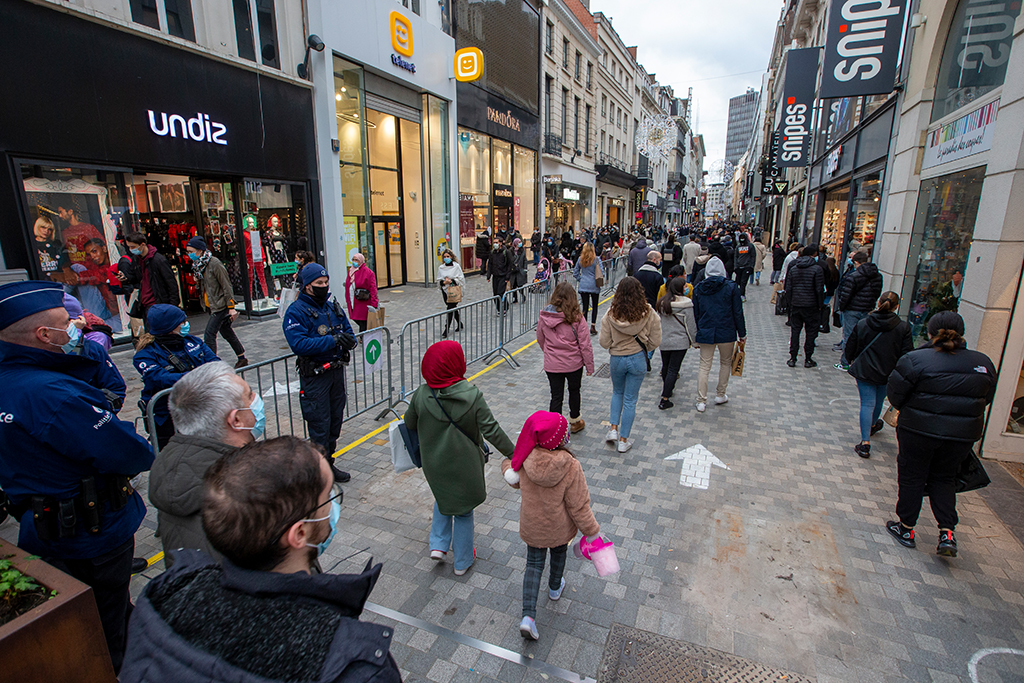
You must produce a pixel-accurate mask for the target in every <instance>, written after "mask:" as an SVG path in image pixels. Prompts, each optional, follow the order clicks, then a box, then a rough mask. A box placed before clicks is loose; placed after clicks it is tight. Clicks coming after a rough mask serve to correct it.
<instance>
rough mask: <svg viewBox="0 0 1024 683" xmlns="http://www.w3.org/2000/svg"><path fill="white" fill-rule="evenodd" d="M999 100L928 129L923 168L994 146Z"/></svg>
mask: <svg viewBox="0 0 1024 683" xmlns="http://www.w3.org/2000/svg"><path fill="white" fill-rule="evenodd" d="M998 113H999V100H996V101H995V102H990V103H988V104H986V105H985V106H983V107H979V108H978V109H975V110H974V111H972V112H971V113H970V114H966V115H965V116H961V117H960V118H958V119H957V120H955V121H950V122H949V123H947V124H946V125H944V126H941V127H939V128H936V129H935V130H933V131H930V132H929V133H928V137H927V138H925V143H924V160H923V161H922V162H921V168H922V169H924V168H931V167H932V166H938V165H939V164H947V163H949V162H950V161H956V160H957V159H963V158H964V157H969V156H972V155H974V154H979V153H981V152H987V151H988V150H990V149H992V133H993V132H994V131H995V127H996V125H995V124H996V117H997V115H998Z"/></svg>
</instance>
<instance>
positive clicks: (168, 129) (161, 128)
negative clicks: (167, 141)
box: [148, 109, 228, 145]
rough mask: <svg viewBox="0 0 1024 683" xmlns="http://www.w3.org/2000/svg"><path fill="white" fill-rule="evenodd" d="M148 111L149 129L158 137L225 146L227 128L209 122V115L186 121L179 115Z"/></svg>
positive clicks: (199, 114) (200, 114)
mask: <svg viewBox="0 0 1024 683" xmlns="http://www.w3.org/2000/svg"><path fill="white" fill-rule="evenodd" d="M148 111H149V129H150V130H151V131H153V132H154V133H155V134H156V135H159V136H160V137H172V138H177V137H180V138H181V139H183V140H195V141H196V142H209V143H213V144H215V145H227V144H228V141H227V140H226V139H224V136H225V135H227V133H228V127H227V126H225V125H224V124H223V123H217V122H216V121H211V120H210V115H209V114H203V113H201V112H200V113H197V114H196V115H195V116H194V117H192V118H190V119H186V118H185V117H184V116H181V115H180V114H171V115H170V116H168V115H167V114H166V113H164V112H159V113H158V112H154V111H153V110H152V109H150V110H148Z"/></svg>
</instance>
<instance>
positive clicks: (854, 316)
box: [842, 311, 869, 365]
mask: <svg viewBox="0 0 1024 683" xmlns="http://www.w3.org/2000/svg"><path fill="white" fill-rule="evenodd" d="M868 313H869V311H843V347H844V350H843V358H842V363H843V365H849V364H850V361H848V360H846V350H845V347H846V340H847V339H849V338H850V335H851V334H853V328H855V327H857V323H859V322H860V321H861V320H863V319H864V318H866V317H868Z"/></svg>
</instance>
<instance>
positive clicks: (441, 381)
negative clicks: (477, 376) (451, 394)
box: [420, 340, 466, 389]
mask: <svg viewBox="0 0 1024 683" xmlns="http://www.w3.org/2000/svg"><path fill="white" fill-rule="evenodd" d="M420 372H421V373H422V374H423V379H424V380H425V381H426V383H427V386H428V387H430V388H431V389H444V388H445V387H450V386H451V385H453V384H455V383H456V382H461V381H462V380H463V379H465V377H464V375H465V374H466V354H464V353H463V352H462V344H460V343H459V342H457V341H451V340H448V341H440V342H437V343H436V344H431V346H430V348H428V349H427V352H426V353H425V354H423V361H422V362H421V363H420Z"/></svg>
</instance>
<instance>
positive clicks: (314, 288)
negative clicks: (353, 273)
mask: <svg viewBox="0 0 1024 683" xmlns="http://www.w3.org/2000/svg"><path fill="white" fill-rule="evenodd" d="M299 286H300V287H301V288H302V291H301V292H300V293H299V296H298V297H297V298H296V299H295V302H294V303H293V304H292V305H291V306H289V307H288V310H287V312H286V313H285V316H284V322H283V326H284V337H285V339H287V340H288V345H289V346H290V347H291V348H292V351H294V352H295V355H296V356H298V359H297V361H296V367H297V369H298V373H299V387H300V393H299V406H300V407H301V408H302V418H303V419H304V420H305V421H306V428H307V429H308V430H309V440H310V441H312V442H313V443H318V444H320V445H321V446H323V448H324V451H325V455H326V456H327V462H328V463H329V464H330V465H331V472H333V473H334V479H335V481H338V482H346V481H348V480H349V479H351V478H352V477H351V476H350V475H349V473H348V472H344V471H342V470H339V469H338V468H337V467H335V466H334V458H333V457H332V456H333V454H334V451H335V450H337V448H338V437H339V436H341V423H342V420H343V419H344V417H345V370H344V366H345V365H347V364H348V362H349V357H350V352H351V350H352V349H354V348H355V347H356V338H355V335H354V334H353V333H352V326H351V325H350V324H349V322H348V317H346V316H345V313H344V311H342V310H341V306H340V305H339V304H338V300H337V299H333V298H332V299H330V300H328V299H329V297H330V290H331V288H330V285H329V279H328V277H327V271H326V270H325V269H324V267H323V266H321V265H320V264H317V263H310V264H307V265H306V266H304V267H303V268H302V270H301V271H299Z"/></svg>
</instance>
